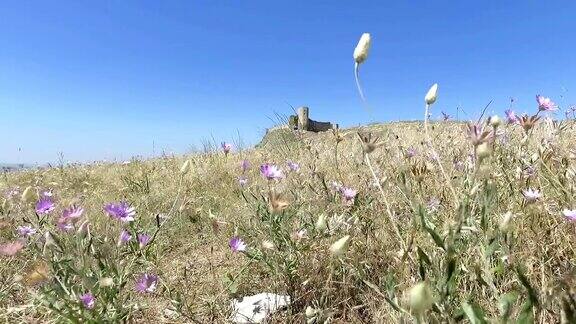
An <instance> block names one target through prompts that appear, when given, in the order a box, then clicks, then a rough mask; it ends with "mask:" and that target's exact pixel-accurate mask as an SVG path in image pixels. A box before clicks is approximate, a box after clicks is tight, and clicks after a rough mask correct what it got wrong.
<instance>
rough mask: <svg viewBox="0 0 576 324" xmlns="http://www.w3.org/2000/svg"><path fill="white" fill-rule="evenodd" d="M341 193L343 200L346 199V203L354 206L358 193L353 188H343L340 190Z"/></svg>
mask: <svg viewBox="0 0 576 324" xmlns="http://www.w3.org/2000/svg"><path fill="white" fill-rule="evenodd" d="M340 193H341V194H342V198H344V201H345V202H346V203H348V204H353V203H354V198H356V195H357V194H358V191H356V190H354V189H352V188H348V187H342V188H340Z"/></svg>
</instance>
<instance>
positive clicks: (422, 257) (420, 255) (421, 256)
mask: <svg viewBox="0 0 576 324" xmlns="http://www.w3.org/2000/svg"><path fill="white" fill-rule="evenodd" d="M417 252H418V260H419V269H418V270H419V272H420V277H421V278H422V280H424V279H426V267H425V264H426V265H430V264H432V262H431V261H430V258H429V257H428V255H426V252H424V251H423V250H422V249H421V248H420V247H418V248H417Z"/></svg>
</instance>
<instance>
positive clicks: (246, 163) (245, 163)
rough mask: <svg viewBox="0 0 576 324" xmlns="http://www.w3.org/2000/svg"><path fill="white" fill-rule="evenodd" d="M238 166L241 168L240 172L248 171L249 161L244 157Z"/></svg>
mask: <svg viewBox="0 0 576 324" xmlns="http://www.w3.org/2000/svg"><path fill="white" fill-rule="evenodd" d="M240 167H241V168H242V173H244V172H246V171H248V169H249V168H250V162H249V161H248V160H246V159H244V160H242V163H241V164H240Z"/></svg>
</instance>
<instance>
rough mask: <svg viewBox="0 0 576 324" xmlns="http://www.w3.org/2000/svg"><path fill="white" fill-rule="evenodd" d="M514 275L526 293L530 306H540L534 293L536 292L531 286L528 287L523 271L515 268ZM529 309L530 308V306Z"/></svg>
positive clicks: (528, 283)
mask: <svg viewBox="0 0 576 324" xmlns="http://www.w3.org/2000/svg"><path fill="white" fill-rule="evenodd" d="M516 274H517V275H518V279H519V280H520V282H521V283H522V285H523V286H524V287H525V288H526V290H527V291H528V298H529V299H530V302H531V304H533V305H536V306H538V305H540V302H539V300H538V294H537V293H536V290H535V289H534V288H532V285H530V282H529V281H528V278H527V277H526V275H524V271H523V270H522V269H520V266H517V267H516ZM530 307H532V305H531V306H530Z"/></svg>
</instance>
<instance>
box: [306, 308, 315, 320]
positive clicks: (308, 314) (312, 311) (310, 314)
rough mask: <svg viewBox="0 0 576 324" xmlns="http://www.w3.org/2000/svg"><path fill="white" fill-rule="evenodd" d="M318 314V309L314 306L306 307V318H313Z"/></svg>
mask: <svg viewBox="0 0 576 324" xmlns="http://www.w3.org/2000/svg"><path fill="white" fill-rule="evenodd" d="M315 315H316V310H315V309H314V308H313V307H312V306H308V307H306V318H311V317H314V316H315Z"/></svg>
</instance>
